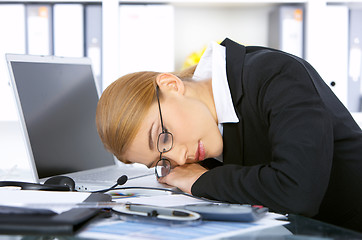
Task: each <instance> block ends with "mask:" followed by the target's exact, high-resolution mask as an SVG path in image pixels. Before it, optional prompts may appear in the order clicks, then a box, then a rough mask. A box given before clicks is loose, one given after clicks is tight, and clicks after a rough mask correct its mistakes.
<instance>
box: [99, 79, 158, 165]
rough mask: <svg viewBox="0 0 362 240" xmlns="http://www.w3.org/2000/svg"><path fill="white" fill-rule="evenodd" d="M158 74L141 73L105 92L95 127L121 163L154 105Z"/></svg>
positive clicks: (122, 80) (106, 145)
mask: <svg viewBox="0 0 362 240" xmlns="http://www.w3.org/2000/svg"><path fill="white" fill-rule="evenodd" d="M158 74H159V73H157V72H138V73H131V74H128V75H125V76H123V77H121V78H119V79H118V80H116V81H114V82H113V83H112V84H111V85H109V86H108V88H107V89H106V90H105V91H104V92H103V94H102V96H101V98H100V100H99V102H98V107H97V114H96V123H97V128H98V133H99V136H100V138H101V140H102V142H103V144H104V146H105V147H106V148H107V149H108V150H109V151H110V152H111V153H113V154H114V155H115V156H116V157H117V158H118V159H119V160H120V161H122V162H125V163H129V161H128V160H127V159H125V158H124V153H125V151H126V149H127V148H128V145H129V144H130V142H132V140H133V139H134V137H135V136H136V134H137V131H138V128H139V126H140V123H141V121H142V119H143V118H144V117H145V115H146V113H147V112H148V109H149V107H150V106H151V104H152V102H154V101H155V86H156V85H155V84H156V81H155V80H156V77H157V75H158Z"/></svg>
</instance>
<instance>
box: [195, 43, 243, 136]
mask: <svg viewBox="0 0 362 240" xmlns="http://www.w3.org/2000/svg"><path fill="white" fill-rule="evenodd" d="M210 78H211V79H212V92H213V95H214V101H215V108H216V114H217V119H218V123H219V125H220V124H222V123H230V122H232V123H237V122H239V119H238V117H237V115H236V112H235V109H234V104H233V102H232V99H231V93H230V89H229V84H228V81H227V75H226V49H225V47H224V46H221V45H219V44H217V43H216V42H211V43H210V44H209V46H208V47H207V49H206V50H205V52H204V54H203V55H202V57H201V59H200V62H199V64H198V65H197V67H196V69H195V72H194V76H193V80H195V81H200V80H205V79H210ZM219 128H220V126H219ZM220 131H221V133H222V127H221V129H220Z"/></svg>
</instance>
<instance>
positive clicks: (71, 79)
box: [8, 56, 114, 178]
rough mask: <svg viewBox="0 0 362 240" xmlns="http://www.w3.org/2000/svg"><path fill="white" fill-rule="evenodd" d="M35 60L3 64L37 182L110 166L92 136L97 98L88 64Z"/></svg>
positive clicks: (100, 147) (94, 126)
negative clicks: (13, 90) (9, 74)
mask: <svg viewBox="0 0 362 240" xmlns="http://www.w3.org/2000/svg"><path fill="white" fill-rule="evenodd" d="M9 58H11V56H10V57H8V59H9ZM13 58H14V56H13ZM15 58H16V57H15ZM39 58H40V60H39V59H37V60H36V61H32V60H31V57H30V58H29V60H26V61H22V60H16V61H14V60H13V61H11V60H10V61H9V60H8V61H9V64H10V65H9V66H10V68H11V71H10V72H12V74H13V76H12V79H13V85H15V86H16V89H17V94H18V98H17V104H18V108H19V111H20V114H21V113H22V115H23V117H22V116H20V120H21V121H23V122H22V124H23V130H24V131H27V137H26V136H25V138H26V139H27V140H28V147H30V148H31V151H30V155H32V156H31V157H32V158H33V160H34V164H35V167H36V169H37V173H38V177H39V178H44V177H49V176H53V175H59V174H65V173H71V172H77V171H81V170H88V169H93V168H97V167H103V166H107V165H112V164H114V159H113V157H112V155H111V154H110V153H109V152H107V151H106V150H105V149H104V146H103V144H102V142H101V140H100V138H99V136H98V133H97V130H96V124H95V113H96V107H97V101H98V94H97V88H96V86H95V81H94V76H93V72H92V68H91V64H90V62H89V63H80V62H79V63H78V62H77V63H74V62H72V60H69V62H67V59H62V60H61V61H57V60H55V58H49V57H48V59H47V58H46V57H44V59H41V57H39ZM86 62H87V61H86ZM21 110H22V111H21Z"/></svg>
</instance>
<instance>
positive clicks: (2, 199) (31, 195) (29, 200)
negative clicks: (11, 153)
mask: <svg viewBox="0 0 362 240" xmlns="http://www.w3.org/2000/svg"><path fill="white" fill-rule="evenodd" d="M90 194H91V193H86V192H65V191H64V192H55V191H54V192H53V191H35V190H11V189H9V188H0V205H4V206H14V207H27V206H30V205H31V206H32V207H36V208H43V209H49V210H52V211H54V212H56V213H62V212H65V211H68V210H70V209H71V208H72V204H74V205H75V204H77V203H81V202H83V201H84V200H85V199H86V198H88V197H89V196H90ZM42 204H44V206H42ZM52 204H54V205H53V206H52ZM57 204H58V206H57ZM67 204H69V205H67Z"/></svg>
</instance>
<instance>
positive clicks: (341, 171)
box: [192, 39, 362, 231]
mask: <svg viewBox="0 0 362 240" xmlns="http://www.w3.org/2000/svg"><path fill="white" fill-rule="evenodd" d="M222 45H224V46H225V47H226V66H227V78H228V82H229V88H230V91H231V96H232V100H233V104H234V107H235V111H236V113H237V115H238V117H239V120H240V122H239V123H230V124H224V135H223V140H224V141H223V142H224V149H223V158H224V165H223V166H220V167H216V168H213V169H211V170H209V171H208V172H206V173H205V174H203V175H202V176H201V177H200V178H199V179H198V180H197V181H196V182H195V183H194V185H193V186H192V194H194V195H196V196H202V197H207V198H211V199H218V200H223V201H227V202H232V203H248V204H260V205H264V206H266V207H269V208H270V209H271V210H272V211H276V212H280V213H296V214H302V215H306V216H310V217H314V218H316V219H320V220H323V221H326V222H330V223H333V224H336V225H340V226H344V227H349V228H352V229H357V230H360V231H362V211H361V205H362V132H361V129H360V127H359V126H358V125H357V124H356V122H355V121H354V120H353V118H352V116H351V115H350V113H349V112H348V110H347V109H346V108H345V107H344V106H343V104H342V103H341V102H340V101H339V100H338V98H337V97H336V96H335V95H334V94H333V92H332V91H331V90H330V88H329V87H328V86H327V85H326V84H325V82H324V81H323V80H322V79H321V77H320V76H319V75H318V73H317V72H316V71H315V70H314V69H313V68H312V66H311V65H309V64H308V63H307V62H306V61H304V60H302V59H300V58H298V57H295V56H293V55H290V54H287V53H284V52H281V51H278V50H274V49H269V48H263V47H244V46H242V45H239V44H237V43H235V42H233V41H231V40H230V39H225V40H224V41H223V42H222ZM331 60H332V61H333V58H332V59H331Z"/></svg>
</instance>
